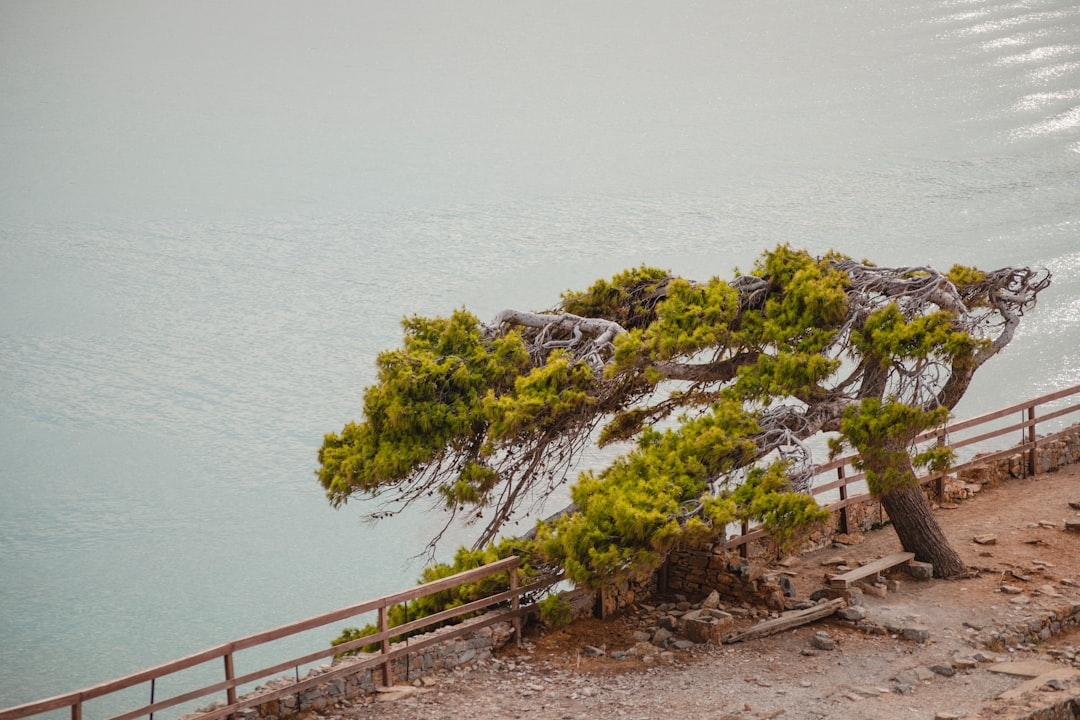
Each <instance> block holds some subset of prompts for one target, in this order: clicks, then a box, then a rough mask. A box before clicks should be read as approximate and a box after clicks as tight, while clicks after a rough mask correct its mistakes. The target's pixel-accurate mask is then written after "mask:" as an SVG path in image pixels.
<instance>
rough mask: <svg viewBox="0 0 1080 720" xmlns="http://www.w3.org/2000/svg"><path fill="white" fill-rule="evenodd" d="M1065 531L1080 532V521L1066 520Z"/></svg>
mask: <svg viewBox="0 0 1080 720" xmlns="http://www.w3.org/2000/svg"><path fill="white" fill-rule="evenodd" d="M1065 531H1066V532H1074V533H1080V522H1073V521H1072V520H1066V521H1065Z"/></svg>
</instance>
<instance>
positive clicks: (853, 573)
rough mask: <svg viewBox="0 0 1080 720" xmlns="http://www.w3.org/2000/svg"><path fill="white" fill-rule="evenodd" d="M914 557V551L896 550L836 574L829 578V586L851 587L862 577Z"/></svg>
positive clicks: (908, 560) (904, 562)
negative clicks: (896, 551)
mask: <svg viewBox="0 0 1080 720" xmlns="http://www.w3.org/2000/svg"><path fill="white" fill-rule="evenodd" d="M914 559H915V553H909V552H898V553H893V554H892V555H886V556H885V557H883V558H881V559H879V560H875V561H874V562H872V563H868V564H866V565H863V566H862V567H858V568H855V569H854V570H848V571H847V572H846V573H843V574H842V575H837V576H835V577H833V578H830V579H829V587H830V588H837V589H841V588H848V587H851V583H853V582H855V581H857V580H862V579H863V578H867V577H870V576H872V575H877V574H878V573H879V572H881V571H882V570H888V569H889V568H891V567H896V566H897V565H904V564H906V563H909V562H911V561H912V560H914Z"/></svg>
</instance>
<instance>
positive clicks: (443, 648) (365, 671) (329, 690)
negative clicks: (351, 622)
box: [180, 618, 513, 720]
mask: <svg viewBox="0 0 1080 720" xmlns="http://www.w3.org/2000/svg"><path fill="white" fill-rule="evenodd" d="M485 619H486V618H475V619H474V620H473V621H472V622H479V621H482V620H485ZM469 622H470V621H466V622H465V624H468V623H469ZM460 627H461V626H460V625H458V626H452V627H445V628H440V629H439V630H435V631H433V632H432V633H429V634H427V635H420V636H417V637H416V638H414V640H421V639H427V638H430V637H432V636H437V635H439V634H447V633H449V632H452V631H453V630H458V629H460ZM512 638H513V628H512V625H511V623H510V622H509V621H504V622H498V623H495V624H494V625H489V626H487V627H481V628H477V629H476V630H475V631H473V632H471V633H468V634H467V635H465V636H463V637H457V638H452V639H449V640H447V641H445V642H441V643H439V642H437V643H434V644H432V645H428V646H427V647H424V648H422V649H420V650H418V651H417V652H416V653H415V654H409V655H406V656H404V657H401V658H398V659H396V660H394V661H392V662H391V684H393V683H411V682H412V681H414V680H416V679H418V678H420V677H421V676H423V675H425V674H427V673H430V672H433V671H436V670H443V669H448V668H454V667H457V666H459V665H464V664H466V663H470V662H475V661H477V660H482V659H485V658H488V657H491V654H492V652H493V651H495V650H498V649H499V648H501V647H503V646H504V645H506V644H507V643H508V642H510V640H511V639H512ZM369 657H370V656H369V655H358V656H353V657H343V658H335V660H334V662H333V664H331V665H320V666H319V667H316V668H312V669H311V670H309V671H308V673H307V674H306V675H304V676H301V677H300V678H299V679H300V680H301V681H306V680H309V679H313V678H317V677H319V676H322V675H326V674H328V673H330V672H331V671H336V670H339V669H341V668H342V667H343V666H347V665H351V664H359V663H361V662H362V661H364V660H366V659H368V658H369ZM296 684H297V681H296V680H295V679H293V678H290V677H282V678H277V679H274V680H271V681H269V682H267V683H266V684H265V685H261V686H259V687H257V688H255V690H254V691H253V692H251V693H249V694H247V695H245V696H242V697H241V698H240V700H241V701H244V700H247V699H250V700H251V701H252V704H251V706H249V707H248V708H246V709H244V710H241V711H240V712H238V713H237V714H236V717H237V718H240V720H285V719H286V718H290V717H293V716H296V715H300V714H304V713H318V712H323V711H325V710H327V709H328V708H331V707H334V706H337V705H340V704H341V703H342V702H343V701H344V702H348V701H352V700H355V699H357V698H359V697H360V696H362V695H365V694H370V693H372V692H374V691H375V688H376V687H377V686H381V685H382V684H383V683H382V667H381V666H374V667H371V666H368V667H365V668H361V669H358V670H357V671H356V673H346V674H345V675H342V676H339V677H333V678H331V679H328V680H327V681H326V682H325V683H318V684H316V685H314V686H312V687H307V688H305V689H302V690H299V691H297V692H296V693H294V694H291V695H285V696H284V697H280V698H277V699H274V700H268V701H266V702H263V703H259V702H258V700H257V698H258V696H259V695H264V694H267V693H268V692H270V691H274V690H283V689H286V688H289V687H291V686H293V685H296ZM224 705H225V704H224V702H221V701H217V702H214V703H212V704H210V705H209V706H207V707H204V708H199V709H198V710H196V711H195V712H194V713H191V714H189V715H185V716H183V717H182V718H180V720H195V719H196V718H198V716H199V715H200V714H202V713H206V712H210V711H212V710H216V709H218V708H221V707H224Z"/></svg>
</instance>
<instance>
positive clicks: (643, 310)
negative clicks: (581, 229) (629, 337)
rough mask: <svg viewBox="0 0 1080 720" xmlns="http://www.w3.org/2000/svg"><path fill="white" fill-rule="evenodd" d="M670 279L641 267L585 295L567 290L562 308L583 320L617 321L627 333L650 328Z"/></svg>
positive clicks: (597, 284) (601, 282) (663, 272)
mask: <svg viewBox="0 0 1080 720" xmlns="http://www.w3.org/2000/svg"><path fill="white" fill-rule="evenodd" d="M669 277H670V276H669V275H668V273H667V271H666V270H658V269H656V268H651V267H647V266H645V265H642V266H641V267H639V268H635V269H633V270H625V271H623V272H621V273H619V274H617V275H616V276H615V277H613V278H612V279H611V280H610V281H608V280H597V281H596V282H595V283H593V285H592V287H590V288H589V289H588V290H586V291H585V292H574V291H572V290H567V291H566V292H565V293H563V295H562V307H563V310H565V311H566V312H568V313H572V314H574V315H580V316H581V317H593V318H605V319H607V320H614V321H615V322H617V323H619V324H620V325H622V326H623V327H624V328H626V329H627V330H630V329H633V328H643V327H647V326H648V325H649V324H651V323H652V322H653V320H654V319H655V314H654V312H653V308H654V307H655V305H656V302H657V301H658V300H659V299H660V298H661V297H662V293H660V290H661V288H662V287H663V286H664V284H665V283H666V282H667V280H668V278H669Z"/></svg>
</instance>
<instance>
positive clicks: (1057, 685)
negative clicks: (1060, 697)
mask: <svg viewBox="0 0 1080 720" xmlns="http://www.w3.org/2000/svg"><path fill="white" fill-rule="evenodd" d="M1067 688H1068V685H1066V684H1065V682H1064V681H1063V680H1062V679H1061V678H1050V679H1049V680H1047V681H1046V682H1044V683H1043V684H1042V687H1040V688H1039V689H1040V690H1044V689H1045V690H1052V691H1055V692H1060V691H1062V690H1066V689H1067Z"/></svg>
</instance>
